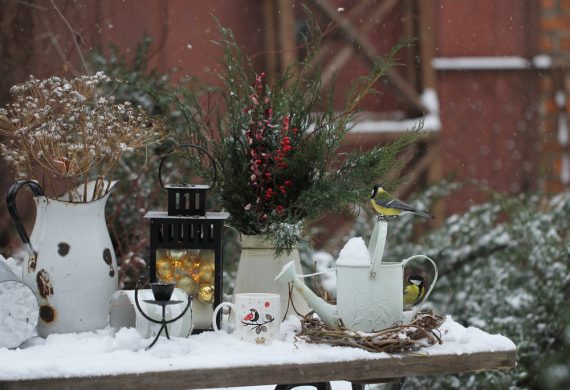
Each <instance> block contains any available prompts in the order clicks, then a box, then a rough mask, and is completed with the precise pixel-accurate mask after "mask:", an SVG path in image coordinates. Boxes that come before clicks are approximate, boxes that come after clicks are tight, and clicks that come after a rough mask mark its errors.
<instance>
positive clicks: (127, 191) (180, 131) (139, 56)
mask: <svg viewBox="0 0 570 390" xmlns="http://www.w3.org/2000/svg"><path fill="white" fill-rule="evenodd" d="M151 45H152V38H151V37H150V36H145V37H144V38H143V39H142V40H141V42H140V43H139V44H138V45H137V46H136V49H135V50H134V53H133V55H132V58H129V59H127V56H126V54H125V53H124V52H122V51H121V50H120V49H119V48H118V47H117V46H113V45H111V46H110V47H109V48H108V49H107V50H105V51H103V50H96V51H94V52H93V53H92V55H91V62H92V64H93V68H94V69H95V70H102V71H104V72H105V73H106V74H107V75H108V76H110V77H111V78H112V79H114V80H115V82H114V83H113V84H112V85H110V88H109V91H107V92H109V93H110V94H112V95H113V96H114V97H115V100H116V101H130V102H131V103H133V104H135V105H138V106H142V107H144V108H145V109H146V111H147V112H148V113H150V114H152V115H156V116H160V117H161V118H162V119H163V120H164V121H165V122H166V123H167V124H168V128H169V133H168V134H165V137H164V139H163V141H162V142H161V143H159V144H157V145H156V146H154V147H153V148H152V149H151V148H149V149H148V150H146V153H144V154H143V155H135V154H133V155H130V156H128V157H126V158H123V159H122V160H121V162H120V166H119V168H118V169H117V172H116V174H117V177H115V178H114V179H118V180H119V185H118V187H117V189H116V191H115V192H114V193H113V195H112V196H111V197H110V198H109V202H108V206H107V222H108V226H109V231H110V233H111V237H112V239H113V243H114V247H115V251H116V254H117V261H118V263H119V270H120V279H119V280H120V286H121V288H127V289H129V288H134V285H135V284H136V281H137V280H138V279H139V278H140V277H141V276H145V274H146V265H147V262H146V261H147V260H146V259H148V254H149V241H148V240H149V228H148V222H147V221H145V220H144V218H143V216H144V214H145V213H146V212H147V211H148V210H165V209H166V191H163V190H162V188H161V186H160V183H159V181H158V176H157V174H158V164H159V162H160V158H161V157H162V156H164V155H165V154H166V153H167V152H168V151H169V150H170V149H171V148H173V147H174V146H175V145H177V144H181V143H186V142H187V141H188V139H187V137H186V135H185V134H186V132H185V131H184V126H185V125H186V124H187V121H188V120H191V117H192V113H190V112H184V111H181V110H180V109H179V107H178V106H175V105H173V104H172V100H173V99H172V94H173V93H174V92H173V91H175V90H176V89H177V86H180V85H182V84H185V83H188V82H190V80H188V79H182V80H178V79H175V74H176V72H177V69H176V68H172V69H169V70H167V71H164V72H161V71H158V70H157V69H156V68H150V67H149V66H148V60H149V57H150V56H151V55H152V54H151V50H150V49H151ZM178 98H179V99H180V100H181V101H182V102H183V101H184V99H193V98H195V97H194V95H190V94H188V95H182V96H178ZM178 162H179V161H178V160H176V159H169V160H168V162H167V163H166V164H165V169H164V170H163V171H164V172H165V173H166V174H165V175H164V176H163V180H164V181H165V182H169V181H172V182H175V181H176V180H177V179H178V180H183V179H184V177H185V176H184V175H185V174H186V175H188V171H187V169H188V167H187V166H185V165H184V164H178ZM186 179H188V178H187V177H186ZM208 200H209V204H208V207H209V208H212V209H217V208H218V207H217V206H216V199H215V198H214V197H213V196H212V195H210V197H209V198H208ZM224 239H225V243H224V245H225V247H226V250H225V255H226V256H225V261H224V264H225V265H226V267H225V275H224V280H225V282H226V283H225V287H228V289H227V290H226V292H231V288H232V287H233V279H234V278H233V277H232V275H234V274H235V269H236V261H237V259H238V258H239V244H238V240H237V238H236V234H235V233H234V232H232V231H231V230H229V229H227V230H226V233H225V235H224Z"/></svg>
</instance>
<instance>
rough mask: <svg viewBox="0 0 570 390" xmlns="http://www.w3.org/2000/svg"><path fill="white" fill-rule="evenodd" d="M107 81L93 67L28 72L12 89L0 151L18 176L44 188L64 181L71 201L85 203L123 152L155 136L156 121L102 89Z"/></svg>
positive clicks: (2, 118)
mask: <svg viewBox="0 0 570 390" xmlns="http://www.w3.org/2000/svg"><path fill="white" fill-rule="evenodd" d="M108 82H110V79H109V78H108V77H107V76H106V75H105V74H104V73H103V72H98V73H97V74H95V75H92V76H80V77H77V78H74V79H71V80H66V79H64V78H59V77H50V78H48V79H45V80H38V79H35V78H33V77H30V79H29V80H28V81H26V82H25V83H22V84H19V85H15V86H13V87H12V88H11V90H10V92H11V93H12V95H13V101H12V103H10V104H8V105H7V106H6V107H5V108H2V109H0V135H1V136H2V138H1V139H0V141H1V143H0V154H1V155H2V156H3V157H4V159H5V160H6V161H7V162H8V163H9V164H10V166H11V167H12V168H13V169H14V171H15V173H16V175H17V177H18V178H27V179H36V180H38V181H40V182H42V183H43V186H44V188H45V189H46V191H48V193H49V191H52V192H57V186H58V185H62V184H63V185H65V186H67V187H68V192H67V194H68V200H69V201H70V202H73V201H75V202H77V201H79V202H88V201H91V200H95V199H98V198H99V197H101V196H103V195H105V194H106V193H107V192H108V191H109V189H110V188H109V186H110V184H111V181H110V180H105V179H108V178H110V176H111V175H112V173H113V170H114V169H115V168H116V166H117V164H118V163H119V162H120V159H121V156H122V155H123V153H126V152H133V151H135V150H136V149H139V148H142V147H145V146H146V145H149V144H150V143H153V142H155V141H157V140H158V139H159V138H160V132H161V129H162V125H161V123H160V122H159V121H157V120H155V119H153V118H150V117H149V116H148V115H147V114H146V113H145V112H144V111H143V110H142V109H140V108H137V107H134V106H133V105H132V104H130V103H129V102H125V103H122V104H116V103H115V102H114V100H113V98H112V97H107V96H104V95H103V94H102V93H101V91H102V87H104V85H105V84H106V83H108ZM92 179H95V184H94V185H93V188H94V190H93V191H92V192H93V193H92V194H88V191H87V187H88V182H89V181H90V180H92ZM103 183H106V184H105V185H103ZM81 187H83V190H82V191H80V190H79V189H80V188H81ZM69 188H71V189H69ZM78 194H81V196H79V197H78V196H77V195H78Z"/></svg>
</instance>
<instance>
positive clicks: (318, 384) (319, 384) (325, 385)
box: [275, 382, 331, 390]
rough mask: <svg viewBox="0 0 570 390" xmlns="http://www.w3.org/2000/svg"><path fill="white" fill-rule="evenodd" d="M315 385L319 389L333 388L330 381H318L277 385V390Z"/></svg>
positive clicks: (327, 389)
mask: <svg viewBox="0 0 570 390" xmlns="http://www.w3.org/2000/svg"><path fill="white" fill-rule="evenodd" d="M301 386H313V387H314V388H315V389H317V390H331V383H330V382H316V383H296V384H294V385H277V386H275V390H291V389H294V388H295V387H301Z"/></svg>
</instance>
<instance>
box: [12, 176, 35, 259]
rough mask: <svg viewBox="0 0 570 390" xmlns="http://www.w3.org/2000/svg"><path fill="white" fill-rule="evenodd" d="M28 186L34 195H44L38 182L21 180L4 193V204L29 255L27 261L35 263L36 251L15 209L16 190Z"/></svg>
mask: <svg viewBox="0 0 570 390" xmlns="http://www.w3.org/2000/svg"><path fill="white" fill-rule="evenodd" d="M24 186H26V187H28V188H29V189H30V190H32V193H33V194H34V196H44V190H43V189H42V187H41V186H40V185H39V184H38V182H37V181H34V180H22V181H19V182H17V183H15V184H13V185H12V186H11V187H10V189H9V190H8V194H6V204H7V205H8V211H9V213H10V216H11V217H12V220H13V221H14V225H16V230H17V232H18V235H19V236H20V239H21V240H22V243H23V244H24V248H26V252H28V256H29V257H30V259H29V263H30V264H35V262H36V258H37V253H36V251H34V248H32V244H31V243H30V238H29V237H28V234H27V233H26V229H24V225H22V220H21V219H20V215H19V214H18V210H17V209H16V195H18V191H19V190H20V189H21V188H22V187H24Z"/></svg>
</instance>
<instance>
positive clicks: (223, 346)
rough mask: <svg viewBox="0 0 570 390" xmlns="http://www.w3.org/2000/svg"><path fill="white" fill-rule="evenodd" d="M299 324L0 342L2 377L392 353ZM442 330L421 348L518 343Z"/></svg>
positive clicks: (449, 325) (475, 348)
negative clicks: (266, 340)
mask: <svg viewBox="0 0 570 390" xmlns="http://www.w3.org/2000/svg"><path fill="white" fill-rule="evenodd" d="M298 327H299V320H298V319H296V318H294V317H291V318H290V319H289V320H287V321H286V322H284V323H283V324H282V339H283V341H275V342H273V343H272V344H270V345H254V344H250V343H247V342H244V341H240V340H237V339H236V338H234V337H233V336H231V335H229V334H227V333H225V332H216V333H214V332H205V333H202V334H199V335H193V336H191V337H189V338H173V339H172V340H170V341H169V340H167V339H166V338H161V339H160V340H159V341H158V342H157V344H156V345H155V346H154V347H153V348H152V349H150V350H148V351H145V347H146V346H148V344H149V343H150V339H143V338H141V337H140V336H139V334H138V333H137V332H136V331H135V330H134V329H121V330H119V331H118V332H114V331H112V330H111V329H103V330H100V331H97V332H85V333H71V334H59V335H58V334H55V335H51V336H49V337H47V338H46V339H42V338H39V337H37V338H34V339H32V340H30V341H28V342H27V343H26V344H25V345H23V346H22V347H21V348H19V349H13V350H9V349H6V348H1V349H0V381H2V380H3V381H6V380H25V379H40V378H70V377H86V376H104V375H118V374H135V373H144V372H149V371H153V372H155V371H169V370H187V369H207V368H230V367H245V366H249V367H251V366H271V365H285V364H310V363H321V362H343V361H353V360H375V359H390V358H393V357H394V355H388V354H384V353H370V352H367V351H364V350H361V349H354V348H348V347H335V346H328V345H316V344H307V343H304V342H301V341H295V339H294V331H295V330H296V329H298ZM440 330H441V332H442V339H443V344H441V345H435V346H431V347H427V348H423V349H422V350H420V351H419V352H420V353H422V354H426V355H429V356H433V355H450V354H451V355H455V354H457V355H463V354H474V353H478V352H498V351H514V350H516V347H515V345H514V343H513V342H512V341H511V340H509V339H508V338H506V337H504V336H501V335H491V334H488V333H486V332H484V331H482V330H480V329H477V328H472V327H469V328H465V327H463V326H462V325H460V324H458V323H457V322H455V321H453V319H452V318H451V317H449V316H448V317H447V319H446V321H445V322H444V324H443V325H442V326H441V328H440Z"/></svg>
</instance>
